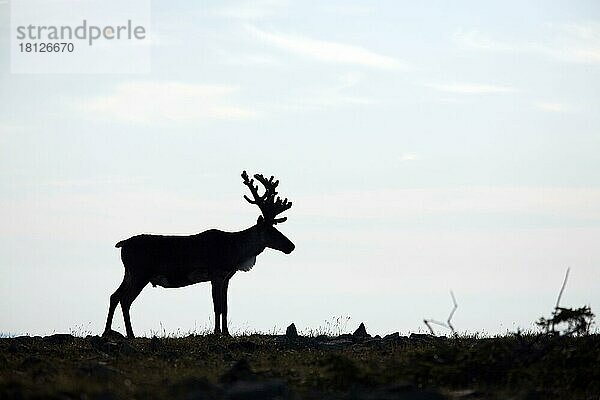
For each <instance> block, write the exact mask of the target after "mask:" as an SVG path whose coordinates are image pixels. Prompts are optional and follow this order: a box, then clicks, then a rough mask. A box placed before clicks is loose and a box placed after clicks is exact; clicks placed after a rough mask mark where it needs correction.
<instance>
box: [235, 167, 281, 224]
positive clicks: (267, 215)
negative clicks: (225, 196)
mask: <svg viewBox="0 0 600 400" xmlns="http://www.w3.org/2000/svg"><path fill="white" fill-rule="evenodd" d="M254 178H255V179H256V180H257V181H259V182H260V183H261V184H262V185H263V186H264V187H265V193H264V194H263V195H262V196H261V195H259V194H258V185H255V184H254V179H249V178H248V174H247V173H246V171H244V172H242V179H243V180H244V185H246V186H248V189H250V193H252V197H253V198H254V200H251V199H250V198H249V197H248V196H246V195H244V198H245V199H246V201H247V202H248V203H250V204H256V205H257V206H258V208H260V211H261V212H262V215H263V217H264V219H265V221H266V222H267V223H270V224H272V225H275V224H278V223H280V222H284V221H285V220H287V217H282V218H275V217H276V216H277V215H279V214H281V213H282V212H284V211H285V210H287V209H289V208H290V207H291V206H292V202H291V201H288V199H287V198H285V199H283V200H281V197H279V196H277V191H275V189H277V185H279V181H278V180H275V177H273V176H271V177H270V178H269V179H266V178H265V177H264V176H262V175H261V174H254ZM275 196H277V197H275Z"/></svg>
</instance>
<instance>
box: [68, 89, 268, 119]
mask: <svg viewBox="0 0 600 400" xmlns="http://www.w3.org/2000/svg"><path fill="white" fill-rule="evenodd" d="M238 91H239V90H238V89H237V88H235V87H231V86H226V85H197V84H184V83H177V82H129V83H123V84H120V85H118V86H117V87H116V88H115V89H114V90H113V92H112V93H110V94H108V95H103V96H95V97H92V98H90V99H88V100H86V101H83V102H82V103H81V105H77V106H75V107H77V108H79V109H80V111H83V112H85V113H87V115H89V116H96V117H98V116H100V117H108V118H112V119H115V120H120V121H124V122H129V123H134V124H144V125H152V124H161V123H169V124H172V123H176V124H185V123H190V122H196V121H199V120H207V119H208V120H211V119H217V120H218V119H225V120H239V119H246V118H253V117H255V116H256V113H255V112H254V111H252V110H249V109H246V108H244V107H241V106H236V105H231V104H230V103H231V98H232V97H234V95H235V94H236V93H237V92H238Z"/></svg>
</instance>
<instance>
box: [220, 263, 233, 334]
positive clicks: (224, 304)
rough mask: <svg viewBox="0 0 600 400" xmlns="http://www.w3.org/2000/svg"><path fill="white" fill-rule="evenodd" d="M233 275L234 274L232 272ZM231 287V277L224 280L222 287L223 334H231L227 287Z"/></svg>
mask: <svg viewBox="0 0 600 400" xmlns="http://www.w3.org/2000/svg"><path fill="white" fill-rule="evenodd" d="M232 275H233V274H232ZM228 287H229V278H227V279H225V282H223V287H222V289H221V318H222V319H223V322H222V326H223V335H226V336H229V329H227V288H228Z"/></svg>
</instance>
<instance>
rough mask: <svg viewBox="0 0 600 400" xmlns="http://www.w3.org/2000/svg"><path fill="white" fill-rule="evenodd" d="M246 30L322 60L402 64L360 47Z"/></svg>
mask: <svg viewBox="0 0 600 400" xmlns="http://www.w3.org/2000/svg"><path fill="white" fill-rule="evenodd" d="M247 29H248V31H249V32H250V33H251V34H253V35H254V36H256V37H257V38H259V39H260V40H262V41H264V42H266V43H268V44H271V45H273V46H275V47H278V48H280V49H282V50H285V51H288V52H290V53H294V54H297V55H300V56H303V57H307V58H310V59H313V60H317V61H321V62H325V63H333V64H348V65H359V66H366V67H372V68H381V69H395V68H399V67H402V63H400V62H399V61H398V60H397V59H395V58H393V57H389V56H385V55H382V54H378V53H375V52H373V51H371V50H368V49H365V48H363V47H360V46H354V45H350V44H345V43H338V42H330V41H324V40H318V39H312V38H309V37H305V36H298V35H287V34H282V33H273V32H267V31H264V30H261V29H258V28H256V27H253V26H248V27H247Z"/></svg>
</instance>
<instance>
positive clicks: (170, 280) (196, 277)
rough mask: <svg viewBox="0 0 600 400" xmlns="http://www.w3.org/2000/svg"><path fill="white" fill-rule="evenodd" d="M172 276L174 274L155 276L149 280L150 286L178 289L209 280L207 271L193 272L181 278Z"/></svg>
mask: <svg viewBox="0 0 600 400" xmlns="http://www.w3.org/2000/svg"><path fill="white" fill-rule="evenodd" d="M173 275H174V274H160V275H155V276H153V277H152V279H150V283H152V286H162V287H164V288H178V287H182V286H188V285H193V284H194V283H199V282H206V281H208V280H210V278H209V276H208V270H204V269H201V270H195V271H192V272H189V273H187V274H184V275H183V276H173Z"/></svg>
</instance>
